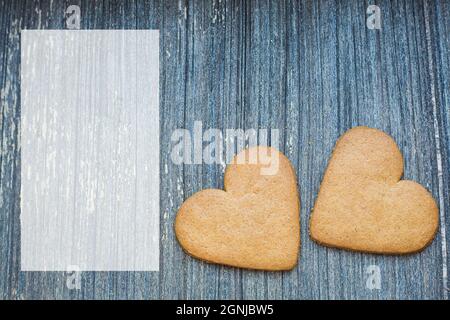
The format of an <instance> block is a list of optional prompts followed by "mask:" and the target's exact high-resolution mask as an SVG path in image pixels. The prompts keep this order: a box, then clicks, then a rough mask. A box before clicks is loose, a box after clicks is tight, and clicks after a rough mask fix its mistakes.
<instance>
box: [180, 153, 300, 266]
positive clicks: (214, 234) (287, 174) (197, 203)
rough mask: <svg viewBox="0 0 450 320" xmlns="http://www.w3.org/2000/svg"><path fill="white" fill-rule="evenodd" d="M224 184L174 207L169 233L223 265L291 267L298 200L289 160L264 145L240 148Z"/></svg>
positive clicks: (295, 255) (297, 236) (202, 256)
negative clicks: (171, 231) (175, 212)
mask: <svg viewBox="0 0 450 320" xmlns="http://www.w3.org/2000/svg"><path fill="white" fill-rule="evenodd" d="M224 189H225V191H224V190H218V189H206V190H203V191H200V192H197V193H196V194H194V195H193V196H192V197H190V198H188V199H187V200H186V201H185V202H184V203H183V205H182V206H181V208H180V209H179V211H178V214H177V217H176V220H175V233H176V236H177V239H178V241H179V242H180V244H181V246H182V247H183V248H184V250H185V251H187V253H189V254H190V255H192V256H194V257H196V258H199V259H202V260H205V261H208V262H213V263H219V264H224V265H229V266H235V267H242V268H249V269H260V270H289V269H292V268H293V267H294V266H295V265H296V264H297V259H298V252H299V246H300V220H299V219H300V218H299V205H300V204H299V197H298V192H297V179H296V175H295V172H294V170H293V168H292V166H291V163H290V162H289V160H288V159H287V158H286V157H285V156H284V155H283V154H282V153H280V152H279V151H277V150H275V149H273V148H270V147H261V146H260V147H253V148H250V149H245V150H243V151H241V152H240V153H239V154H238V155H237V156H235V157H234V158H233V161H232V162H231V164H229V165H228V166H227V168H226V171H225V178H224Z"/></svg>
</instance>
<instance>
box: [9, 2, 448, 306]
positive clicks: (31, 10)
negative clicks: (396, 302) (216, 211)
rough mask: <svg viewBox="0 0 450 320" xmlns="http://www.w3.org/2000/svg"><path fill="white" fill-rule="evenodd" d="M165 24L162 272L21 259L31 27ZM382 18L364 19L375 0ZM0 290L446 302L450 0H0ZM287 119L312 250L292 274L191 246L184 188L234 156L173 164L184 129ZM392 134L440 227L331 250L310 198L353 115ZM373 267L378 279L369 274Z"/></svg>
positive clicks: (202, 182)
mask: <svg viewBox="0 0 450 320" xmlns="http://www.w3.org/2000/svg"><path fill="white" fill-rule="evenodd" d="M71 4H76V5H79V6H80V8H81V29H159V30H160V62H161V65H160V117H161V118H160V130H161V141H160V148H161V150H160V152H161V163H160V168H161V170H160V172H161V189H160V192H161V204H160V206H161V213H160V219H161V220H160V221H161V222H160V232H161V244H160V255H161V261H160V271H159V272H84V273H82V274H81V288H80V289H69V288H68V287H67V285H66V280H67V274H65V273H64V272H21V271H20V184H21V182H20V168H21V166H20V165H21V162H20V161H21V158H20V139H19V137H20V128H19V124H20V32H21V30H22V29H65V28H66V24H65V14H64V12H65V10H66V8H67V7H68V6H69V5H71ZM370 4H376V5H378V6H379V7H380V9H381V30H371V29H368V28H367V27H366V18H367V16H368V15H367V14H366V10H367V7H368V5H370ZM0 89H1V96H0V102H1V106H0V107H1V113H0V124H1V140H0V141H1V147H0V150H1V157H0V298H2V299H55V298H59V299H159V298H162V299H177V298H186V299H216V298H220V299H242V298H244V299H253V298H255V299H264V298H270V299H447V298H448V289H447V286H448V283H447V280H448V279H447V272H448V265H449V264H450V256H449V255H448V247H449V245H450V243H449V239H450V225H449V221H450V217H449V216H448V215H449V207H450V203H449V196H450V186H449V183H450V180H449V179H450V175H449V168H450V163H449V155H450V1H448V0H436V1H432V0H428V1H427V0H417V1H411V0H399V1H387V0H383V1H375V2H374V1H364V0H353V1H337V0H336V1H256V0H254V1H225V0H216V1H189V2H188V1H170V0H169V1H138V0H136V1H123V2H119V1H91V0H85V1H80V0H74V1H57V0H53V1H17V0H16V1H13V0H9V1H5V0H2V1H0ZM197 120H201V121H203V125H204V127H205V128H218V129H222V130H225V129H227V128H243V129H248V128H278V129H280V130H281V141H280V148H281V149H282V151H284V152H285V154H286V155H287V156H288V157H289V158H290V160H291V161H292V163H293V164H294V166H295V168H296V170H297V175H298V183H299V186H300V195H301V240H302V247H301V252H300V261H299V264H298V266H297V267H296V268H295V269H294V270H292V271H289V272H256V271H248V270H241V269H236V268H229V267H223V266H218V265H211V264H207V263H204V262H201V261H198V260H195V259H193V258H191V257H189V256H187V255H186V254H185V253H184V252H183V251H182V249H181V248H180V246H179V245H178V243H177V242H176V239H175V236H174V232H173V221H174V217H175V215H176V211H177V209H178V207H179V206H180V204H181V203H182V202H183V200H184V199H186V198H187V197H189V196H190V195H192V194H193V193H195V192H196V191H199V190H201V189H203V188H208V187H219V188H220V187H221V186H222V184H223V168H222V167H220V166H215V165H176V164H174V163H173V162H172V161H171V159H170V156H169V152H170V150H171V147H172V144H171V141H170V136H171V134H172V132H173V130H174V129H176V128H187V129H192V127H193V123H194V121H197ZM356 125H367V126H371V127H376V128H379V129H382V130H384V131H386V132H388V133H389V134H391V135H392V136H393V137H394V138H395V140H396V141H397V143H398V144H399V146H400V148H401V150H402V152H403V155H404V158H405V173H404V176H405V178H407V179H413V180H416V181H418V182H420V183H421V184H423V185H424V186H425V187H426V188H427V189H428V190H430V191H431V192H432V194H433V196H434V197H435V199H436V200H437V201H438V203H439V206H440V217H441V221H440V230H439V232H438V234H437V236H436V238H435V240H434V241H433V243H432V244H431V245H430V246H429V247H428V248H427V249H426V250H425V251H423V252H422V253H419V254H415V255H410V256H401V257H398V256H380V255H370V254H362V253H351V252H346V251H341V250H336V249H329V248H325V247H322V246H319V245H317V244H316V243H314V242H312V241H311V240H310V238H309V236H308V220H309V216H310V211H311V208H312V206H313V204H314V201H315V197H316V194H317V191H318V188H319V185H320V181H321V179H322V176H323V173H324V170H325V168H326V164H327V160H328V158H329V156H330V153H331V150H332V148H333V145H334V143H335V141H336V139H337V138H338V137H339V135H341V134H342V133H343V132H345V131H346V130H347V129H349V128H350V127H352V126H356ZM373 265H375V266H378V267H379V270H380V275H381V288H380V289H372V290H371V289H370V286H369V287H368V286H367V285H366V282H367V279H368V277H369V275H368V274H367V273H366V271H367V270H368V269H367V268H368V267H369V266H373Z"/></svg>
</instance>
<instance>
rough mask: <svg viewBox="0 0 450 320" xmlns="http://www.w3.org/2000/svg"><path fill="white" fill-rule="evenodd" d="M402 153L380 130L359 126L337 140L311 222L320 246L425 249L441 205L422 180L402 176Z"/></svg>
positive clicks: (403, 250) (387, 251) (374, 250)
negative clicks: (417, 180)
mask: <svg viewBox="0 0 450 320" xmlns="http://www.w3.org/2000/svg"><path fill="white" fill-rule="evenodd" d="M402 174H403V157H402V154H401V153H400V150H399V149H398V147H397V145H396V143H395V141H394V140H393V139H392V138H391V137H390V136H389V135H387V134H385V133H384V132H382V131H380V130H376V129H371V128H367V127H356V128H353V129H351V130H349V131H347V132H346V133H345V134H344V135H343V136H342V137H341V138H340V139H339V140H338V142H337V143H336V146H335V149H334V151H333V154H332V156H331V159H330V161H329V164H328V168H327V170H326V172H325V176H324V178H323V181H322V184H321V186H320V191H319V195H318V197H317V200H316V204H315V206H314V209H313V213H312V216H311V221H310V235H311V237H312V238H313V239H314V240H315V241H317V242H318V243H320V244H323V245H326V246H331V247H337V248H342V249H349V250H357V251H364V252H371V253H385V254H406V253H413V252H417V251H420V250H422V249H423V248H425V247H426V246H427V245H428V244H429V243H431V241H432V240H433V238H434V236H435V234H436V231H437V227H438V208H437V206H436V203H435V201H434V199H433V197H432V196H431V194H430V193H429V192H428V191H427V190H426V189H425V188H424V187H422V186H421V185H420V184H418V183H416V182H413V181H408V180H400V178H401V176H402Z"/></svg>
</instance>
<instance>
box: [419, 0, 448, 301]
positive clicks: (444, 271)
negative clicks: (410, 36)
mask: <svg viewBox="0 0 450 320" xmlns="http://www.w3.org/2000/svg"><path fill="white" fill-rule="evenodd" d="M424 12H425V34H426V43H427V54H428V69H429V72H430V78H431V81H430V86H431V87H430V89H431V104H432V106H433V125H434V138H435V141H436V160H437V168H438V175H437V176H438V192H439V216H440V217H439V218H440V220H439V221H440V229H441V230H440V231H441V251H442V281H443V297H444V299H448V292H447V291H448V288H447V272H448V269H447V239H446V224H445V203H444V194H443V190H444V181H443V170H442V154H441V139H440V134H439V122H438V119H437V112H438V111H437V104H436V91H435V90H436V88H435V85H434V79H435V74H434V71H433V65H434V61H433V52H432V48H431V35H430V17H429V12H428V5H427V1H425V2H424Z"/></svg>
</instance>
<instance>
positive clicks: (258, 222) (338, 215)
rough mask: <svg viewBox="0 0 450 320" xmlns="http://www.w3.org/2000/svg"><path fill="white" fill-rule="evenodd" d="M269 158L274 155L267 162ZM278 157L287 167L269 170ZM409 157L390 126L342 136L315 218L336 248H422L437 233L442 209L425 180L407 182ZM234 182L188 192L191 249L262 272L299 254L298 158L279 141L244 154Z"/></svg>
mask: <svg viewBox="0 0 450 320" xmlns="http://www.w3.org/2000/svg"><path fill="white" fill-rule="evenodd" d="M262 159H265V161H262ZM267 159H269V160H270V162H271V165H273V163H274V162H273V161H275V162H276V168H277V170H274V171H273V172H271V173H270V174H263V172H264V170H263V169H264V168H265V167H267V165H268V162H267ZM402 173H403V157H402V154H401V153H400V150H399V149H398V147H397V145H396V143H395V141H394V140H393V139H392V138H391V137H390V136H389V135H387V134H385V133H384V132H382V131H379V130H376V129H371V128H367V127H356V128H353V129H351V130H349V131H347V132H346V133H345V134H344V135H343V136H342V137H341V138H340V139H339V140H338V142H337V143H336V146H335V149H334V151H333V154H332V156H331V159H330V161H329V163H328V168H327V170H326V172H325V175H324V178H323V181H322V184H321V187H320V190H319V194H318V196H317V200H316V203H315V206H314V209H313V212H312V215H311V219H310V236H311V238H312V239H313V240H315V241H316V242H318V243H320V244H323V245H325V246H329V247H336V248H342V249H347V250H355V251H363V252H370V253H379V254H406V253H413V252H418V251H420V250H422V249H423V248H425V247H426V246H427V245H428V244H429V243H431V241H432V240H433V238H434V236H435V234H436V231H437V227H438V208H437V206H436V203H435V201H434V199H433V197H432V196H431V194H430V193H429V192H428V191H427V190H426V189H425V188H424V187H422V186H421V185H419V184H417V183H415V182H413V181H408V180H400V178H401V176H402ZM224 189H225V190H218V189H207V190H203V191H200V192H198V193H196V194H194V195H193V196H192V197H190V198H189V199H187V200H186V201H185V202H184V203H183V205H182V206H181V208H180V209H179V212H178V215H177V217H176V221H175V233H176V236H177V238H178V241H179V242H180V244H181V246H182V247H183V248H184V249H185V251H187V252H188V253H189V254H190V255H192V256H194V257H196V258H199V259H202V260H205V261H208V262H213V263H219V264H225V265H229V266H235V267H242V268H250V269H259V270H272V271H275V270H289V269H292V268H293V267H294V266H295V265H296V264H297V261H298V253H299V248H300V217H299V211H300V202H299V196H298V191H297V178H296V175H295V172H294V169H293V168H292V165H291V163H290V161H289V160H288V159H287V158H286V157H285V156H284V155H283V154H281V153H280V152H278V151H277V150H275V149H273V148H269V147H253V148H250V149H246V150H243V151H242V152H240V153H239V154H238V155H237V156H235V158H234V159H233V161H232V162H231V163H230V164H229V165H228V166H227V168H226V171H225V181H224Z"/></svg>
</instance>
